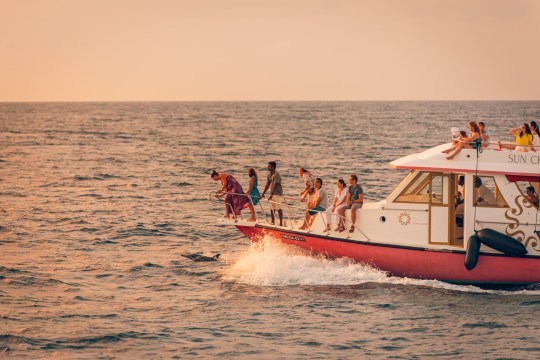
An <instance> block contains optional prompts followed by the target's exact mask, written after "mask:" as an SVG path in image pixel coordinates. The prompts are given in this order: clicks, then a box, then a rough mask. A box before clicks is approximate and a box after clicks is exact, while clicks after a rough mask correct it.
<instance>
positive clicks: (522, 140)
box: [510, 124, 533, 152]
mask: <svg viewBox="0 0 540 360" xmlns="http://www.w3.org/2000/svg"><path fill="white" fill-rule="evenodd" d="M510 134H512V135H515V136H516V147H515V150H516V151H520V152H524V151H529V145H531V144H532V140H533V136H532V133H531V128H530V127H529V124H522V125H521V126H520V127H518V128H513V129H510Z"/></svg>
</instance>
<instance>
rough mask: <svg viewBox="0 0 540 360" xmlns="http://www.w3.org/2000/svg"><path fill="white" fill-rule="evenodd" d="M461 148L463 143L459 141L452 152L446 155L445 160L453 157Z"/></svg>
mask: <svg viewBox="0 0 540 360" xmlns="http://www.w3.org/2000/svg"><path fill="white" fill-rule="evenodd" d="M461 149H463V143H462V142H460V143H459V144H458V145H457V146H456V149H455V150H454V152H453V153H452V154H450V156H447V157H446V159H447V160H452V159H453V158H454V156H456V155H457V154H458V153H459V152H460V151H461Z"/></svg>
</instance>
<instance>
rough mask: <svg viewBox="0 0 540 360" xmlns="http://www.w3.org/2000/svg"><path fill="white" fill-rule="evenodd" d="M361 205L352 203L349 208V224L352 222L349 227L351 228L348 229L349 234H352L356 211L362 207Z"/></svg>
mask: <svg viewBox="0 0 540 360" xmlns="http://www.w3.org/2000/svg"><path fill="white" fill-rule="evenodd" d="M362 205H363V204H362V203H354V204H353V205H352V206H351V222H352V225H351V228H350V229H349V232H351V233H352V232H354V229H355V228H354V227H355V226H356V211H357V210H358V209H360V208H361V207H362Z"/></svg>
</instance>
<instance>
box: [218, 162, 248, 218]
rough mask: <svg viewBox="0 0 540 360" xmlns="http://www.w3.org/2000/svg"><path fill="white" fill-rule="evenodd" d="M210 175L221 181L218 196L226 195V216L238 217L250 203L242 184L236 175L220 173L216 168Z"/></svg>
mask: <svg viewBox="0 0 540 360" xmlns="http://www.w3.org/2000/svg"><path fill="white" fill-rule="evenodd" d="M210 177H211V178H212V180H214V181H221V190H219V191H218V193H217V194H216V197H217V198H220V197H222V196H223V195H225V200H224V202H225V218H226V219H229V218H230V216H231V214H233V217H234V218H236V216H237V215H240V212H241V211H242V209H243V208H244V207H245V205H246V204H247V203H248V198H247V197H245V196H244V195H243V194H244V190H243V189H242V185H240V183H239V182H238V181H237V180H236V179H235V178H234V176H232V175H229V174H226V173H221V174H220V173H218V172H217V171H216V170H214V171H212V174H211V175H210ZM240 194H241V195H240Z"/></svg>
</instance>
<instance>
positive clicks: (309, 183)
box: [298, 167, 315, 201]
mask: <svg viewBox="0 0 540 360" xmlns="http://www.w3.org/2000/svg"><path fill="white" fill-rule="evenodd" d="M298 175H299V176H300V177H301V178H302V180H303V181H304V185H305V187H304V189H303V190H302V191H301V192H300V199H301V200H300V201H304V199H305V198H306V196H307V194H308V190H309V189H310V188H312V187H313V186H314V182H315V178H314V177H313V175H312V174H311V172H309V171H308V170H307V169H306V168H304V167H301V168H300V169H298Z"/></svg>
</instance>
